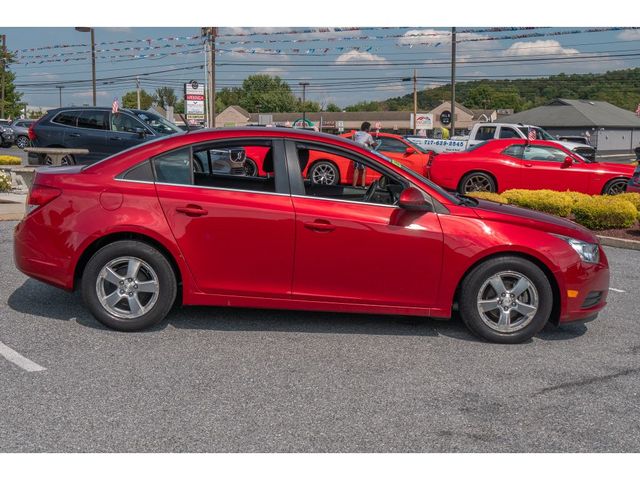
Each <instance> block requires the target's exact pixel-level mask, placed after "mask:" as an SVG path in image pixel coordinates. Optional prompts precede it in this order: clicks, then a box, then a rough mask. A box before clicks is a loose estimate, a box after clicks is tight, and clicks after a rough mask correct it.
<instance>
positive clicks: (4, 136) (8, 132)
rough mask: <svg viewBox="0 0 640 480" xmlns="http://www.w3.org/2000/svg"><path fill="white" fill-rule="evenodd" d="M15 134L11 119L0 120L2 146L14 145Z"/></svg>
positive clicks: (0, 144) (0, 142)
mask: <svg viewBox="0 0 640 480" xmlns="http://www.w3.org/2000/svg"><path fill="white" fill-rule="evenodd" d="M14 140H15V134H14V133H13V129H12V128H11V122H10V121H9V120H0V147H2V148H9V147H10V146H11V145H13V142H14Z"/></svg>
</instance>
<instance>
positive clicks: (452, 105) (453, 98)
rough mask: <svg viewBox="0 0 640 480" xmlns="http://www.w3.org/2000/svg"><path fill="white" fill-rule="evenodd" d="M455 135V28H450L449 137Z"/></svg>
mask: <svg viewBox="0 0 640 480" xmlns="http://www.w3.org/2000/svg"><path fill="white" fill-rule="evenodd" d="M455 134H456V27H451V135H450V137H449V138H451V137H453V136H455Z"/></svg>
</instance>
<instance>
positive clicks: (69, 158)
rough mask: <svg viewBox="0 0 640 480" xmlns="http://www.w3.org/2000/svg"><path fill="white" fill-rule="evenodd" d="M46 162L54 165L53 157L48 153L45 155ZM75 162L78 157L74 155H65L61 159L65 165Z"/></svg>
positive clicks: (61, 162)
mask: <svg viewBox="0 0 640 480" xmlns="http://www.w3.org/2000/svg"><path fill="white" fill-rule="evenodd" d="M44 164H45V165H53V158H51V157H50V156H49V155H46V156H45V157H44ZM75 164H76V159H75V158H73V155H65V156H64V157H62V158H61V159H60V165H63V166H64V165H75Z"/></svg>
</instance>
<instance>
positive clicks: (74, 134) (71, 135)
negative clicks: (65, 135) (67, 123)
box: [69, 133, 80, 138]
mask: <svg viewBox="0 0 640 480" xmlns="http://www.w3.org/2000/svg"><path fill="white" fill-rule="evenodd" d="M69 136H70V137H73V138H77V137H79V136H80V134H79V133H70V134H69Z"/></svg>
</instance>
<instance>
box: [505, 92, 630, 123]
mask: <svg viewBox="0 0 640 480" xmlns="http://www.w3.org/2000/svg"><path fill="white" fill-rule="evenodd" d="M500 121H502V122H508V123H525V124H530V125H537V126H540V127H609V128H611V127H618V128H640V118H639V117H637V116H636V115H635V114H634V113H633V112H630V111H628V110H625V109H623V108H620V107H616V106H615V105H612V104H610V103H609V102H603V101H598V100H570V99H564V98H557V99H555V100H553V101H552V102H549V103H548V104H547V105H543V106H541V107H536V108H532V109H531V110H525V111H524V112H519V113H516V114H514V115H509V116H508V117H503V118H501V119H500Z"/></svg>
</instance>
